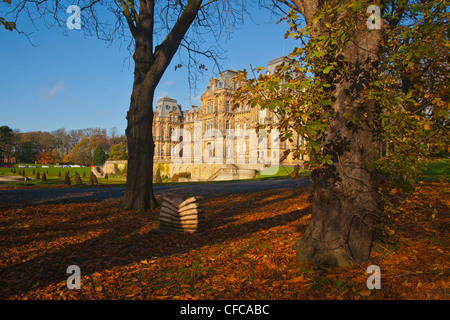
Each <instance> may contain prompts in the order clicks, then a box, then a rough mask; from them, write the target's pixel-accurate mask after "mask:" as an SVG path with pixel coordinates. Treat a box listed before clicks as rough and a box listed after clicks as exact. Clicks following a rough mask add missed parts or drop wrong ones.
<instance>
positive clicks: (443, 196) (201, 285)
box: [0, 183, 450, 299]
mask: <svg viewBox="0 0 450 320" xmlns="http://www.w3.org/2000/svg"><path fill="white" fill-rule="evenodd" d="M448 187H449V184H448V183H445V184H438V183H428V184H420V185H419V186H418V188H417V190H416V192H415V193H414V194H412V195H410V196H405V195H402V194H399V193H396V192H395V191H394V192H393V193H392V194H391V197H392V199H391V200H392V203H394V204H395V208H396V213H395V215H394V216H393V219H392V221H391V223H390V224H389V227H388V229H387V230H388V232H387V237H388V238H387V239H386V243H384V244H382V245H381V246H377V250H376V251H375V250H374V252H373V253H372V256H371V259H370V260H369V261H367V262H366V263H364V264H363V265H354V266H353V267H350V268H347V269H340V268H328V269H317V268H315V267H314V266H313V265H310V264H306V263H300V264H299V263H298V262H297V261H296V251H295V250H294V249H293V244H294V243H295V241H296V239H298V238H299V237H300V236H301V235H302V233H303V232H304V231H305V229H306V227H307V225H308V224H309V221H310V202H309V197H310V195H309V191H308V190H307V189H302V190H295V191H278V192H268V193H256V194H255V193H253V194H244V195H233V196H227V197H215V198H206V199H205V207H206V208H207V231H206V232H205V233H203V234H200V235H189V234H184V235H183V234H181V235H180V234H167V233H161V232H160V231H158V227H159V222H158V218H157V215H154V214H142V213H137V212H136V211H128V210H123V209H122V208H121V207H120V206H119V202H118V201H107V202H100V203H78V204H76V203H73V204H67V203H64V204H53V205H38V206H27V207H14V208H2V209H1V210H0V299H447V298H448V285H449V281H448V272H449V270H448V261H449V253H448V252H449V250H448V249H449V243H448V237H447V232H448V224H449V222H450V219H449V216H448V212H449V205H450V197H449V194H448V190H449V188H448ZM73 264H75V265H78V266H79V267H80V269H81V290H69V289H68V288H67V287H66V280H67V278H68V276H69V275H68V274H66V269H67V267H68V266H69V265H73ZM372 264H376V265H378V266H379V267H380V268H381V289H380V290H368V289H367V287H366V281H367V278H368V276H369V275H368V274H367V273H366V269H367V267H368V266H369V265H372Z"/></svg>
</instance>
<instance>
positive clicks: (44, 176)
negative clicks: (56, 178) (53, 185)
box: [41, 172, 47, 181]
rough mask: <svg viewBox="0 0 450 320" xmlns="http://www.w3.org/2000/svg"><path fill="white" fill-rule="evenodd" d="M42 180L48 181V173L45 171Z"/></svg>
mask: <svg viewBox="0 0 450 320" xmlns="http://www.w3.org/2000/svg"><path fill="white" fill-rule="evenodd" d="M41 180H42V181H47V175H46V174H45V172H44V173H43V174H42V177H41Z"/></svg>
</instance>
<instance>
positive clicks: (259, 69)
mask: <svg viewBox="0 0 450 320" xmlns="http://www.w3.org/2000/svg"><path fill="white" fill-rule="evenodd" d="M265 69H266V68H264V67H258V68H256V69H253V70H255V71H256V72H260V71H261V70H265Z"/></svg>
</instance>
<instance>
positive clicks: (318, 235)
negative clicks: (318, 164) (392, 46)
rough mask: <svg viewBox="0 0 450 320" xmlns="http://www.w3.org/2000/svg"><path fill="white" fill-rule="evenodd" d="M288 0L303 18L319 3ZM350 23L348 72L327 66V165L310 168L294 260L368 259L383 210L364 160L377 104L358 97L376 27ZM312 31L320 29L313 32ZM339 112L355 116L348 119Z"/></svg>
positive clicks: (368, 71)
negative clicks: (305, 216) (307, 206)
mask: <svg viewBox="0 0 450 320" xmlns="http://www.w3.org/2000/svg"><path fill="white" fill-rule="evenodd" d="M292 2H293V3H294V4H298V6H297V7H298V8H299V10H302V11H300V12H301V13H303V14H304V15H305V18H306V21H307V22H308V21H311V15H312V14H313V13H314V11H315V10H319V9H321V7H320V6H321V5H320V3H322V2H319V1H301V0H298V1H292ZM356 23H358V26H360V27H359V32H358V33H357V34H355V36H354V38H353V39H352V43H351V44H350V45H349V46H348V47H347V49H346V50H345V51H343V52H341V53H340V54H341V55H342V59H341V61H342V62H343V65H342V66H341V67H342V68H345V69H346V70H347V71H348V72H347V73H342V72H336V73H333V72H331V73H330V75H329V77H330V78H329V79H328V81H329V82H328V83H332V84H333V86H332V88H331V89H332V90H333V91H332V96H333V99H332V100H333V109H334V112H335V114H336V116H335V117H334V118H333V119H332V120H331V121H330V127H329V128H328V129H327V130H326V131H325V133H324V134H323V136H322V137H321V141H322V150H323V153H325V154H329V155H330V156H331V159H332V160H333V165H329V166H327V167H325V168H322V169H317V170H315V171H314V172H313V174H312V179H313V185H312V214H311V223H310V225H309V226H308V228H307V230H306V232H305V234H304V235H303V236H302V238H301V239H300V240H299V241H298V242H297V243H296V248H297V250H298V251H297V258H298V260H299V261H310V262H313V263H317V264H319V265H322V266H336V265H338V266H347V265H349V264H351V263H352V262H354V261H356V262H360V261H364V260H366V259H368V258H369V256H370V252H371V248H372V243H373V240H374V236H375V232H376V230H377V226H378V225H379V224H380V217H381V215H382V212H383V210H382V205H381V202H380V198H379V194H378V177H377V172H376V171H375V169H374V168H372V167H370V166H369V165H368V164H369V163H370V162H371V161H373V160H375V159H376V158H377V157H378V132H377V129H376V128H378V125H376V123H377V121H378V120H379V115H380V110H379V109H378V108H377V106H376V104H374V103H372V102H367V101H363V99H362V98H363V95H364V90H365V89H366V88H367V87H368V85H369V83H370V81H371V80H372V78H371V77H372V75H373V72H374V71H375V70H376V67H377V63H378V56H377V53H378V51H379V46H380V41H381V36H382V32H381V31H370V30H368V29H367V27H366V23H365V21H361V20H360V21H357V22H356ZM318 35H321V32H320V31H319V32H318V33H317V34H315V35H313V36H318ZM322 35H325V32H323V33H322ZM344 113H347V114H351V116H352V117H353V116H355V117H357V118H358V119H360V120H361V122H360V123H356V124H353V123H349V122H348V118H346V117H344Z"/></svg>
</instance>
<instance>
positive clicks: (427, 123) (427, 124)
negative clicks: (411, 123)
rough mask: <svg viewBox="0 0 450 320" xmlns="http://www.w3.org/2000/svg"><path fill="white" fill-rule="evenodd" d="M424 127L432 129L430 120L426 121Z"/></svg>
mask: <svg viewBox="0 0 450 320" xmlns="http://www.w3.org/2000/svg"><path fill="white" fill-rule="evenodd" d="M423 128H424V129H425V130H430V129H431V125H430V123H429V122H426V123H425V124H424V125H423Z"/></svg>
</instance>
